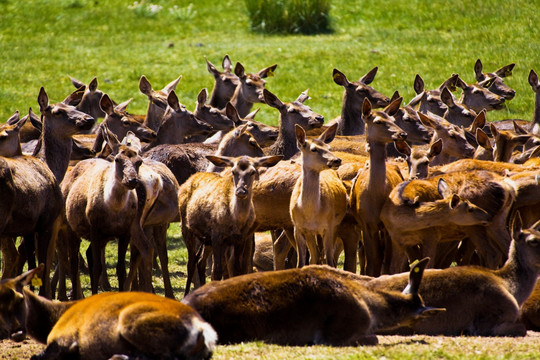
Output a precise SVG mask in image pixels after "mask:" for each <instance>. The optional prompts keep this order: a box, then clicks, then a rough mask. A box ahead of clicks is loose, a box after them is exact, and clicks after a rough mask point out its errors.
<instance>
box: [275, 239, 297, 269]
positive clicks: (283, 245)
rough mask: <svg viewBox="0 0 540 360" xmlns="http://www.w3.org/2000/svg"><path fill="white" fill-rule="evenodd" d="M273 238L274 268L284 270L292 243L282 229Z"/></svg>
mask: <svg viewBox="0 0 540 360" xmlns="http://www.w3.org/2000/svg"><path fill="white" fill-rule="evenodd" d="M293 238H294V235H293ZM272 240H273V248H274V270H283V269H285V261H286V259H287V254H288V253H289V250H290V249H291V243H290V241H289V239H288V237H287V234H286V233H285V231H282V232H281V234H280V235H279V236H278V237H277V238H276V239H275V240H274V239H273V238H272Z"/></svg>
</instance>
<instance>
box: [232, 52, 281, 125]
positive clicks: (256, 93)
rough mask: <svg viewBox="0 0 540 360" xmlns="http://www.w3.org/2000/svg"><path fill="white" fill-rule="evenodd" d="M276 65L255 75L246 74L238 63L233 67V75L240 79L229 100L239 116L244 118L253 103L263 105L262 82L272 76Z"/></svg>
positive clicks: (263, 83)
mask: <svg viewBox="0 0 540 360" xmlns="http://www.w3.org/2000/svg"><path fill="white" fill-rule="evenodd" d="M276 68H277V64H274V65H272V66H269V67H266V68H264V69H262V70H259V71H258V72H257V73H253V74H246V72H245V69H244V66H243V65H242V64H240V63H239V62H237V63H236V66H235V67H234V73H235V75H236V76H238V79H240V83H239V84H238V85H237V86H236V89H235V90H234V94H233V96H232V98H231V100H230V102H231V104H232V105H233V106H234V107H235V108H236V109H237V110H238V114H239V115H240V116H246V115H247V114H248V113H249V112H250V111H251V108H252V107H253V104H254V103H263V104H264V103H265V102H266V100H265V97H264V95H263V90H264V86H265V84H266V81H265V80H264V79H265V78H266V77H268V76H273V75H274V71H275V70H276Z"/></svg>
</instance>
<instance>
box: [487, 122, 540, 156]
mask: <svg viewBox="0 0 540 360" xmlns="http://www.w3.org/2000/svg"><path fill="white" fill-rule="evenodd" d="M489 128H490V130H491V134H492V135H493V138H494V146H493V160H494V161H500V162H509V161H510V159H511V157H512V154H513V151H514V149H515V148H516V147H517V146H520V145H524V144H525V143H526V142H527V141H529V139H530V138H531V136H532V135H531V134H527V135H519V134H516V133H515V132H513V131H510V130H498V129H497V127H496V126H495V125H493V124H489Z"/></svg>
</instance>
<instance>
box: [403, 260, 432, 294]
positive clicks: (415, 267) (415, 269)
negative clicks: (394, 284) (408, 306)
mask: <svg viewBox="0 0 540 360" xmlns="http://www.w3.org/2000/svg"><path fill="white" fill-rule="evenodd" d="M428 262H429V258H423V259H422V260H417V261H414V262H413V263H412V264H411V270H410V272H409V283H408V284H407V287H406V288H405V289H404V290H403V294H406V295H417V294H418V289H419V288H420V283H421V282H422V276H423V275H424V270H425V268H426V266H427V264H428Z"/></svg>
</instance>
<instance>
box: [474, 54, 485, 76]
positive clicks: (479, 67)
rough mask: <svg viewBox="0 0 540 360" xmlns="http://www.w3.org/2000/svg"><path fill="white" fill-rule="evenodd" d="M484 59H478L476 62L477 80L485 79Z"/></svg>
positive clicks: (475, 72)
mask: <svg viewBox="0 0 540 360" xmlns="http://www.w3.org/2000/svg"><path fill="white" fill-rule="evenodd" d="M482 68H483V66H482V61H480V59H478V60H476V63H475V64H474V74H475V77H476V81H482V80H484V74H483V73H482Z"/></svg>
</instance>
